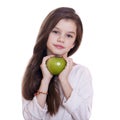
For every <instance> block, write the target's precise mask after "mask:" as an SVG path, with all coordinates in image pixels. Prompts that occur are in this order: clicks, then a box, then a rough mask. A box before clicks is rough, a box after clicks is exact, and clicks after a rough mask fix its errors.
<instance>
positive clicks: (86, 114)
mask: <svg viewBox="0 0 120 120" xmlns="http://www.w3.org/2000/svg"><path fill="white" fill-rule="evenodd" d="M75 80H78V81H77V84H76V86H75V88H73V91H72V94H71V96H70V97H69V99H68V100H67V101H66V99H65V98H64V100H63V105H64V107H65V108H66V109H67V111H68V112H69V113H70V114H71V115H72V117H73V118H74V119H75V120H89V118H90V115H91V108H92V97H93V89H92V78H91V75H90V72H89V71H88V69H85V70H84V71H83V72H82V73H81V72H79V71H78V72H77V73H76V77H75V78H74V81H75Z"/></svg>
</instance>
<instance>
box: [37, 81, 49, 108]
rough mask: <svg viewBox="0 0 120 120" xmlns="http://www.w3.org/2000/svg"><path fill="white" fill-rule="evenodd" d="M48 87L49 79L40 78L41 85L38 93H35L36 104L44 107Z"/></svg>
mask: <svg viewBox="0 0 120 120" xmlns="http://www.w3.org/2000/svg"><path fill="white" fill-rule="evenodd" d="M48 87H49V81H48V80H47V79H42V81H41V85H40V88H39V90H38V91H39V92H41V93H39V94H38V95H36V98H37V101H38V104H39V105H40V106H41V107H42V108H44V106H45V103H46V98H47V92H48Z"/></svg>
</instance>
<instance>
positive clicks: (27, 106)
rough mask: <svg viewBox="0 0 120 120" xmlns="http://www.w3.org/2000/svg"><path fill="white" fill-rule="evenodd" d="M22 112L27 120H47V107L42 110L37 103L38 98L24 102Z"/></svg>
mask: <svg viewBox="0 0 120 120" xmlns="http://www.w3.org/2000/svg"><path fill="white" fill-rule="evenodd" d="M22 107H23V109H22V111H23V117H24V119H25V120H45V115H46V112H47V106H46V105H45V107H44V108H41V107H40V105H39V104H38V102H37V99H36V97H34V98H33V100H26V99H24V98H23V100H22Z"/></svg>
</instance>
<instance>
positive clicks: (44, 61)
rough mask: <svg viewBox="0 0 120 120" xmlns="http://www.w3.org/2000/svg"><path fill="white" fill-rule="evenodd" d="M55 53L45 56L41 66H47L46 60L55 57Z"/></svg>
mask: <svg viewBox="0 0 120 120" xmlns="http://www.w3.org/2000/svg"><path fill="white" fill-rule="evenodd" d="M53 56H54V55H49V56H45V57H44V58H43V60H42V64H41V65H40V66H44V67H46V61H47V60H48V59H49V58H50V57H53Z"/></svg>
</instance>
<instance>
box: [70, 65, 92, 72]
mask: <svg viewBox="0 0 120 120" xmlns="http://www.w3.org/2000/svg"><path fill="white" fill-rule="evenodd" d="M71 73H73V74H77V73H78V74H83V73H84V74H85V73H86V74H90V70H89V68H88V67H86V66H83V65H81V64H75V65H74V66H73V69H72V71H71Z"/></svg>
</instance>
